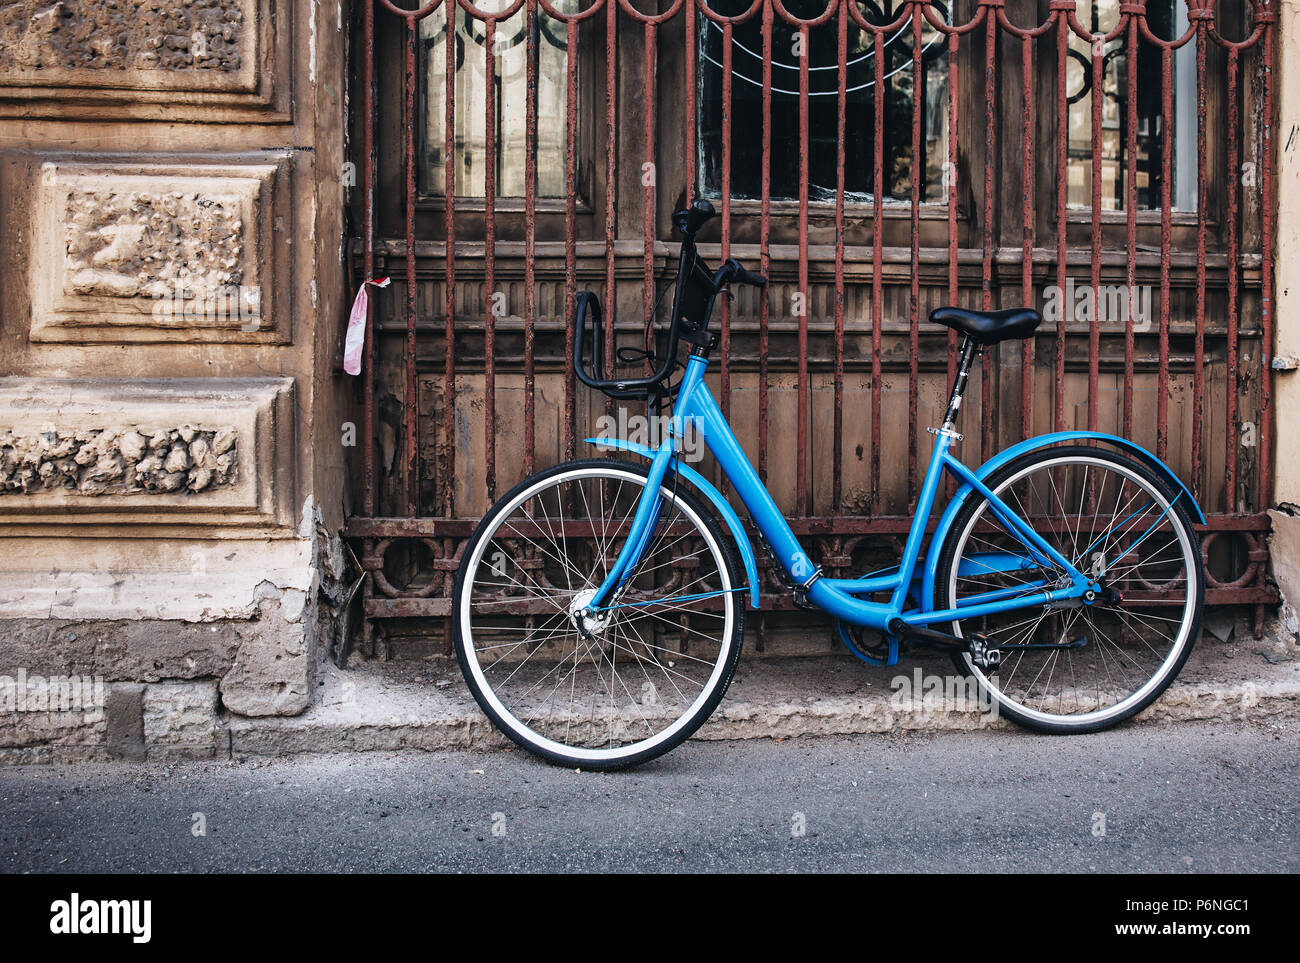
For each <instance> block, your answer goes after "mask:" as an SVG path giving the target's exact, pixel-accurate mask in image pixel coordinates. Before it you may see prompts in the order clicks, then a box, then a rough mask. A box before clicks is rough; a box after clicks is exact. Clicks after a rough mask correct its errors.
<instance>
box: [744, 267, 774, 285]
mask: <svg viewBox="0 0 1300 963" xmlns="http://www.w3.org/2000/svg"><path fill="white" fill-rule="evenodd" d="M740 281H741V283H742V284H752V285H754V287H756V288H765V287H767V278H765V277H763V275H761V274H758V273H756V272H754V271H746V270H744V269H742V270H741V272H740Z"/></svg>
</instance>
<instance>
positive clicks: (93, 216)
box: [27, 154, 295, 343]
mask: <svg viewBox="0 0 1300 963" xmlns="http://www.w3.org/2000/svg"><path fill="white" fill-rule="evenodd" d="M257 160H258V161H260V163H253V162H243V159H242V158H229V157H226V158H222V159H221V161H220V162H219V163H217V162H214V158H212V157H205V158H199V159H196V161H195V163H192V164H187V165H183V166H181V165H176V164H158V163H147V162H146V163H141V162H139V161H136V162H130V161H125V160H123V161H116V162H101V163H87V162H85V161H82V160H70V159H68V160H65V159H63V158H57V159H49V160H45V161H43V162H42V163H41V165H40V168H39V174H37V173H36V172H35V170H33V175H32V176H35V177H37V178H38V180H39V184H38V186H37V188H36V190H35V200H36V203H35V205H34V206H33V209H32V236H33V238H34V244H33V247H32V250H33V255H32V257H31V260H30V263H29V264H28V270H27V273H28V278H29V282H28V284H29V290H30V295H31V302H32V328H31V338H32V340H33V341H83V342H84V341H99V342H113V341H169V340H184V341H253V342H277V343H284V342H286V341H288V340H289V338H290V334H291V332H290V331H289V321H290V317H291V308H292V301H293V291H292V287H291V286H290V285H286V284H276V285H271V286H268V285H267V283H266V282H267V279H268V278H270V277H272V276H276V275H279V276H283V275H282V274H281V272H283V271H286V270H287V263H288V258H289V257H290V255H291V250H292V249H291V245H292V233H293V224H294V222H295V219H294V215H293V211H292V208H291V200H292V198H291V190H290V175H289V171H288V169H287V160H286V159H285V158H284V156H283V155H280V156H276V155H274V154H273V155H271V160H272V161H274V162H273V163H267V162H266V158H265V157H258V158H257Z"/></svg>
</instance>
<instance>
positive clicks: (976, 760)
mask: <svg viewBox="0 0 1300 963" xmlns="http://www.w3.org/2000/svg"><path fill="white" fill-rule="evenodd" d="M1297 763H1300V735H1298V734H1297V733H1296V732H1295V731H1293V730H1292V729H1291V728H1285V729H1282V728H1273V727H1266V726H1259V725H1257V726H1241V725H1226V724H1223V723H1204V724H1199V723H1198V724H1181V725H1175V726H1168V727H1165V726H1151V725H1146V726H1134V727H1128V728H1121V729H1119V730H1117V731H1113V732H1109V733H1101V734H1097V735H1091V736H1075V737H1068V738H1060V737H1058V738H1052V737H1046V736H1035V735H1031V734H1027V733H1021V732H993V731H984V732H972V733H951V734H908V733H898V734H893V735H890V736H883V737H882V736H860V737H850V738H838V737H835V738H832V737H823V738H816V739H794V740H786V741H783V742H772V741H766V740H757V741H747V742H702V741H698V740H696V741H691V742H688V743H686V744H685V745H684V746H682V747H681V748H679V749H677V750H676V751H675V752H673V753H670V754H669V755H668V756H666V757H664V758H662V759H660V760H657V761H655V762H653V763H651V764H648V765H646V766H644V767H642V768H640V769H638V770H634V771H632V772H625V773H618V774H597V773H587V772H582V773H579V772H574V771H572V770H566V769H557V768H554V767H551V766H548V765H545V764H543V763H541V762H538V761H535V760H533V759H532V758H530V757H528V756H526V755H524V754H523V753H521V752H519V751H513V752H484V753H443V754H417V753H408V754H401V755H387V754H385V755H379V754H362V755H356V756H324V757H310V758H296V759H288V760H274V761H268V760H260V759H259V760H251V759H250V760H246V761H230V762H214V763H188V764H178V765H157V764H154V765H139V764H121V765H105V764H99V765H76V766H53V767H26V768H16V767H15V768H6V769H0V870H3V871H5V872H51V871H53V872H111V873H118V872H141V871H152V872H158V871H182V872H195V871H202V872H210V871H225V872H243V871H350V870H367V871H379V872H383V871H398V870H401V871H511V872H514V871H724V870H725V871H740V872H753V871H758V872H767V871H784V870H802V871H868V872H870V871H896V872H898V871H901V872H908V871H950V870H957V871H967V872H999V871H1007V870H1015V871H1028V872H1079V871H1082V872H1087V871H1093V870H1095V871H1121V872H1166V873H1167V872H1172V873H1178V872H1200V873H1204V872H1227V871H1231V872H1254V871H1269V872H1278V871H1290V872H1295V871H1296V870H1298V869H1300V765H1297ZM197 814H202V818H201V819H200V817H199V816H198V815H197ZM1103 820H1104V822H1103ZM199 823H202V824H203V826H204V829H205V831H206V835H195V834H194V829H195V827H196V826H198V825H199Z"/></svg>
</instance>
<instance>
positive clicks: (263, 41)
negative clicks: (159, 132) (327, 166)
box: [0, 0, 290, 120]
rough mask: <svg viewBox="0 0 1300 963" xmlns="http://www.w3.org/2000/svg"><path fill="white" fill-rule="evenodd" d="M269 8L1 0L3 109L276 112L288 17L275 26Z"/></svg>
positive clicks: (284, 89) (237, 1)
mask: <svg viewBox="0 0 1300 963" xmlns="http://www.w3.org/2000/svg"><path fill="white" fill-rule="evenodd" d="M274 6H275V4H274V2H273V0H7V2H6V3H4V4H3V5H0V113H10V112H16V113H21V114H29V115H30V114H50V113H56V112H60V111H64V112H66V111H67V110H68V109H69V101H71V102H72V103H75V104H91V103H96V102H99V103H103V102H113V103H115V104H117V105H120V107H121V108H122V110H123V111H124V113H125V114H127V115H128V116H132V115H134V116H151V115H152V116H153V117H156V118H161V117H162V116H163V114H164V111H163V110H162V109H161V108H162V107H163V105H167V107H168V112H169V113H170V114H171V115H172V116H175V115H177V114H178V113H179V114H182V115H193V116H195V117H197V116H198V115H199V111H198V110H195V108H198V107H202V106H208V107H212V106H219V107H221V108H223V109H228V110H231V111H234V112H237V113H242V114H243V115H244V116H245V117H247V119H250V120H253V119H255V117H256V115H257V114H259V113H261V114H264V115H269V116H266V117H265V119H267V120H277V119H283V118H284V117H285V116H286V113H285V111H286V110H287V106H288V105H287V95H288V93H289V88H290V83H289V81H290V76H289V72H288V70H287V69H286V68H287V66H288V63H287V61H288V57H289V39H290V29H289V27H290V18H288V17H286V18H285V22H283V23H282V24H281V26H280V29H277V26H276V24H275V23H274V21H273V20H272V18H271V16H270V14H271V12H272V10H273V9H274ZM5 101H9V103H8V104H6V103H5ZM56 102H61V104H56ZM151 105H152V106H151ZM74 109H75V108H74ZM205 119H212V115H211V112H210V111H208V112H207V116H206V117H205Z"/></svg>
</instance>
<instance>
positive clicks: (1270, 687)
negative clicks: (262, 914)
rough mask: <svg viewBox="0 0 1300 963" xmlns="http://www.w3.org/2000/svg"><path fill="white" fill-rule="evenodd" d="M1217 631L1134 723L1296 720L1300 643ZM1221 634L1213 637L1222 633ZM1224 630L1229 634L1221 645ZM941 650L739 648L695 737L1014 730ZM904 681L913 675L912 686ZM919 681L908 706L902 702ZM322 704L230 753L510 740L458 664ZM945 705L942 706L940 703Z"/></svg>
mask: <svg viewBox="0 0 1300 963" xmlns="http://www.w3.org/2000/svg"><path fill="white" fill-rule="evenodd" d="M1230 631H1231V630H1230V627H1229V626H1223V625H1219V626H1211V627H1210V628H1207V630H1206V632H1205V633H1204V635H1203V636H1202V638H1201V641H1200V642H1199V643H1198V644H1197V647H1196V649H1195V651H1194V652H1193V654H1192V657H1191V659H1190V660H1189V661H1188V664H1187V665H1186V666H1185V667H1184V668H1183V671H1182V673H1180V675H1179V678H1178V680H1177V681H1176V682H1175V683H1174V684H1173V685H1172V686H1171V687H1170V688H1169V689H1168V690H1167V691H1166V692H1165V693H1164V695H1162V696H1161V698H1160V699H1159V700H1158V701H1157V702H1156V703H1155V704H1154V705H1153V706H1151V707H1150V708H1148V709H1147V710H1146V711H1145V712H1143V713H1142V714H1141V715H1140V716H1139V717H1138V718H1137V719H1136V720H1135V722H1136V723H1137V724H1147V725H1172V724H1176V723H1180V722H1185V721H1190V720H1200V719H1219V720H1233V721H1241V722H1251V723H1265V724H1275V725H1276V724H1281V723H1283V722H1287V721H1294V720H1297V719H1300V649H1297V646H1296V645H1295V643H1294V642H1293V641H1291V640H1290V637H1289V636H1288V635H1286V634H1285V633H1284V632H1282V631H1281V630H1280V628H1279V629H1275V630H1274V631H1273V632H1271V633H1269V634H1266V635H1265V637H1264V638H1263V639H1254V638H1252V637H1251V636H1250V634H1249V632H1243V631H1242V629H1241V628H1240V627H1238V628H1237V630H1236V632H1235V633H1231V634H1230ZM1216 632H1217V636H1219V637H1216ZM1222 636H1229V638H1228V640H1227V641H1221V638H1220V637H1222ZM953 675H954V672H953V667H952V664H951V663H950V662H949V661H948V660H947V658H946V657H943V656H935V655H933V654H922V655H918V656H915V657H912V658H909V659H907V660H905V661H904V662H903V663H902V664H901V665H897V666H893V667H890V668H876V667H874V666H869V665H866V664H865V663H862V662H860V661H858V660H857V659H855V658H853V657H852V656H849V655H844V656H823V657H813V658H782V659H764V658H762V657H756V656H755V655H754V654H753V653H748V654H742V656H741V660H740V665H739V667H738V668H737V670H736V677H735V679H734V680H733V681H732V684H731V688H730V689H729V690H728V691H727V695H726V698H725V699H723V701H722V704H721V705H720V706H719V707H718V709H717V711H716V712H714V714H713V716H712V718H711V719H710V720H709V721H708V722H707V723H706V724H705V725H704V726H703V727H702V728H701V729H700V731H699V732H698V733H696V735H695V736H694V738H696V739H763V738H789V737H793V736H804V735H846V734H855V733H873V732H888V731H892V730H900V729H908V730H934V731H939V730H955V729H979V728H986V727H1003V728H1005V727H1010V726H1012V725H1013V724H1012V723H1009V722H1007V721H1006V720H1003V719H997V718H990V716H989V715H988V714H982V713H980V712H979V711H955V710H954V709H952V708H949V707H948V706H950V705H952V704H953V703H954V702H955V701H956V700H949V699H945V698H944V695H943V694H941V693H935V692H933V690H932V691H931V695H930V696H929V697H928V699H926V700H923V699H922V697H921V695H920V692H921V691H924V690H925V688H926V686H925V679H926V677H927V676H940V677H950V676H953ZM902 680H906V681H905V682H904V681H902ZM918 682H919V683H920V684H921V689H920V690H918V695H917V698H916V699H915V700H912V703H911V704H910V705H909V704H908V700H906V699H905V698H903V696H904V695H906V693H907V691H909V690H910V688H912V687H914V686H916V685H917V683H918ZM318 685H319V688H318V690H317V699H316V700H315V704H314V705H313V706H312V708H311V709H309V710H308V711H307V712H306V713H304V714H303V715H301V716H296V717H292V718H276V719H244V718H235V717H229V718H228V720H227V722H226V726H227V729H228V732H229V739H230V751H231V753H232V754H233V755H236V756H241V755H282V754H287V753H305V752H313V753H317V752H356V751H365V750H400V749H422V750H441V749H469V748H475V749H481V748H489V747H503V746H506V745H509V743H508V742H507V740H506V739H505V738H504V737H503V736H501V735H500V734H499V733H498V732H497V731H496V729H494V728H493V727H492V725H491V724H490V723H489V722H488V720H487V718H486V717H485V716H484V715H483V713H482V712H481V711H480V710H479V708H478V705H477V704H476V703H475V702H474V699H473V697H472V696H471V695H470V694H469V691H468V689H466V687H465V683H464V681H463V680H462V679H461V676H460V670H459V668H458V667H457V665H456V663H455V661H454V660H445V661H444V660H437V661H410V662H400V661H399V662H387V663H384V662H374V661H371V662H359V661H358V662H354V663H353V664H352V666H350V667H349V668H348V669H347V670H344V671H340V670H338V669H336V668H335V667H334V666H333V665H327V666H326V667H324V668H323V669H322V674H321V676H320V678H319V679H318ZM945 703H947V705H945Z"/></svg>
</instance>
